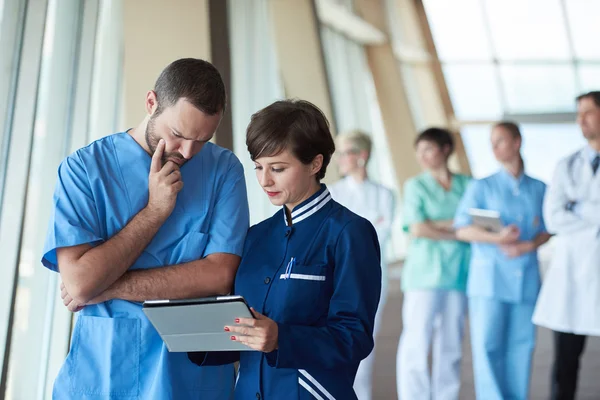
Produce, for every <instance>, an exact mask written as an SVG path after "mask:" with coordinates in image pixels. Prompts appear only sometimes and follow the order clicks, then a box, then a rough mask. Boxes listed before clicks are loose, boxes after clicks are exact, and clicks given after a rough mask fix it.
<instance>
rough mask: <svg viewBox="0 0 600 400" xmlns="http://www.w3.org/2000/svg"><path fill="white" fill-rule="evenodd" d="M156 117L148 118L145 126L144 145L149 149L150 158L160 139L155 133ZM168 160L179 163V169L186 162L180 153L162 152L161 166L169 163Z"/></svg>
mask: <svg viewBox="0 0 600 400" xmlns="http://www.w3.org/2000/svg"><path fill="white" fill-rule="evenodd" d="M155 118H156V117H150V120H149V121H148V124H147V125H146V135H145V137H146V144H147V145H148V148H149V149H150V156H152V155H153V154H154V152H155V151H156V147H158V142H159V140H160V139H161V138H160V137H159V136H158V134H157V133H156V128H155V121H154V119H155ZM169 159H176V160H177V161H179V162H180V164H179V165H180V167H181V166H183V164H185V163H186V162H187V160H186V159H185V157H183V156H182V155H181V153H179V152H176V151H175V152H169V153H168V152H166V151H165V152H164V153H163V155H162V157H161V164H162V165H165V164H166V163H167V161H169Z"/></svg>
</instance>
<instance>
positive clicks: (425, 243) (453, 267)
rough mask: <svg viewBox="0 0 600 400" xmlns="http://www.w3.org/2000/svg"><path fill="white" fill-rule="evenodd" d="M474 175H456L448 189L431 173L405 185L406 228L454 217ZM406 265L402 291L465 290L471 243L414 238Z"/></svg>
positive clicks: (411, 239) (412, 238)
mask: <svg viewBox="0 0 600 400" xmlns="http://www.w3.org/2000/svg"><path fill="white" fill-rule="evenodd" d="M470 180H471V178H470V177H468V176H466V175H460V174H453V175H452V184H451V187H450V190H445V189H444V188H443V187H442V186H441V185H440V184H439V183H438V182H437V181H436V180H435V178H434V177H433V176H432V175H431V174H430V173H429V172H425V173H422V174H420V175H418V176H416V177H414V178H411V179H409V180H408V181H407V182H406V183H405V184H404V193H403V194H404V198H403V200H404V201H403V208H404V212H403V229H404V231H405V232H409V228H410V226H411V225H412V224H415V223H420V222H425V221H444V220H452V219H453V218H454V214H455V213H456V209H457V207H458V204H459V202H460V200H461V198H462V195H463V193H464V192H465V190H466V188H467V185H468V183H469V181H470ZM409 240H410V242H409V246H408V252H407V256H406V260H405V263H404V266H403V268H402V290H403V291H408V290H423V289H445V290H458V291H463V292H464V291H465V290H466V286H467V275H468V267H469V259H470V255H471V254H470V253H471V246H470V245H469V244H468V243H464V242H459V241H455V240H433V239H428V238H423V237H411V238H410V239H409Z"/></svg>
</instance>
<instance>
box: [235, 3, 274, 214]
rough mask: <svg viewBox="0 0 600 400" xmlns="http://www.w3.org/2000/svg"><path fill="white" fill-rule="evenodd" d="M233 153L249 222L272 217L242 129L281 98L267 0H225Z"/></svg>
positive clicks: (272, 208)
mask: <svg viewBox="0 0 600 400" xmlns="http://www.w3.org/2000/svg"><path fill="white" fill-rule="evenodd" d="M228 10H229V21H230V24H229V34H230V38H231V91H232V93H231V97H232V99H231V102H232V104H233V105H232V108H231V110H232V113H233V114H232V118H233V121H232V122H233V150H234V152H235V154H236V155H237V156H238V158H239V159H240V161H241V162H242V164H243V166H244V173H245V175H246V187H247V190H248V205H249V207H250V223H251V224H256V223H258V222H261V221H263V220H265V219H266V218H268V217H270V216H272V215H273V214H274V213H275V212H276V211H277V210H278V208H277V207H275V206H273V205H271V203H270V202H269V199H268V198H267V197H266V196H265V194H264V192H263V190H262V188H261V187H260V186H259V185H258V183H257V181H256V174H255V171H254V163H253V162H252V160H251V159H250V156H249V154H248V150H247V148H246V127H247V126H248V122H249V121H250V117H251V116H252V114H253V113H255V112H256V111H258V110H259V109H261V108H263V107H266V106H267V105H269V104H270V103H272V102H274V101H275V100H278V99H281V98H282V97H283V95H284V90H283V86H282V84H281V80H280V78H279V71H278V68H279V67H278V63H277V56H276V53H275V43H274V41H273V40H274V38H273V35H272V33H271V22H270V21H271V20H270V18H271V17H270V13H269V1H268V0H245V1H234V0H229V7H228Z"/></svg>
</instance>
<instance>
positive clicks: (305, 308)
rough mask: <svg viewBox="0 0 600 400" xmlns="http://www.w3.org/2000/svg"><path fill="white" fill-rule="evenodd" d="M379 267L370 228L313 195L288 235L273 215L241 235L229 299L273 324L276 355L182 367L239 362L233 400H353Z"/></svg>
mask: <svg viewBox="0 0 600 400" xmlns="http://www.w3.org/2000/svg"><path fill="white" fill-rule="evenodd" d="M292 259H294V260H295V263H294V265H293V266H292V267H291V269H289V268H288V269H287V273H286V267H288V265H289V264H290V261H291V260H292ZM380 261H381V258H380V250H379V242H378V239H377V233H376V232H375V229H374V228H373V225H371V223H370V222H369V221H367V220H366V219H364V218H362V217H359V216H358V215H356V214H354V213H352V212H351V211H349V210H348V209H347V208H345V207H343V206H341V205H340V204H338V203H337V202H335V201H334V200H332V199H331V196H330V195H329V191H328V190H327V188H325V186H324V185H323V186H322V188H321V190H320V191H319V192H318V193H316V194H315V195H314V196H312V197H311V198H309V199H308V200H306V201H305V202H303V203H302V204H300V205H298V206H297V207H296V208H294V210H293V212H292V225H291V226H288V224H287V221H286V219H285V213H284V211H283V210H281V211H279V212H277V213H276V214H275V215H274V216H273V217H271V218H269V219H267V220H265V221H263V222H262V223H260V224H258V225H256V226H254V227H252V228H251V229H250V231H249V233H248V237H247V240H246V245H245V248H244V256H243V258H242V263H241V265H240V268H239V270H238V273H237V276H236V281H235V293H236V294H240V295H242V296H244V297H245V299H246V300H247V302H248V304H249V305H250V306H252V307H254V308H255V309H256V310H257V311H259V312H261V313H263V314H265V315H266V316H267V317H269V318H271V319H273V320H274V321H275V322H277V325H278V329H279V343H278V345H279V348H278V350H275V351H273V352H271V353H268V354H265V353H261V352H257V351H245V352H237V353H208V356H206V354H202V353H200V354H198V353H195V354H194V353H191V354H190V358H192V359H193V360H194V361H195V362H198V363H204V365H211V364H218V363H221V362H227V361H232V360H235V359H238V358H239V359H240V375H239V379H238V382H237V385H236V388H235V398H236V400H245V399H248V400H255V399H261V398H262V399H311V400H314V399H315V398H322V399H334V398H335V399H340V400H341V399H344V400H352V399H356V394H355V393H354V390H353V388H352V386H353V383H354V377H355V375H356V370H357V368H358V365H359V363H360V361H361V360H362V359H364V358H366V357H367V356H368V355H369V353H370V352H371V350H372V348H373V323H374V319H375V313H376V312H377V306H378V303H379V295H380V290H381V267H380V265H381V263H380ZM232 322H233V321H232Z"/></svg>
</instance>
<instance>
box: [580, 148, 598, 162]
mask: <svg viewBox="0 0 600 400" xmlns="http://www.w3.org/2000/svg"><path fill="white" fill-rule="evenodd" d="M583 152H584V154H585V157H586V158H587V159H588V161H589V162H593V161H594V158H596V157H597V156H599V155H600V153H598V152H597V151H596V150H594V149H592V146H590V145H589V144H588V145H587V146H585V147H584V149H583Z"/></svg>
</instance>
